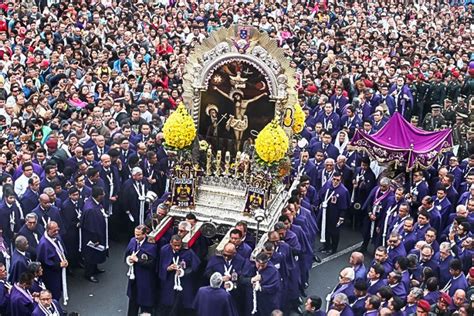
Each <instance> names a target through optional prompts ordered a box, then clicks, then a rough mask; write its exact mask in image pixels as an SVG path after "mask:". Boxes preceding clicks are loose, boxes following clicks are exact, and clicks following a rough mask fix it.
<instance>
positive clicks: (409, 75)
mask: <svg viewBox="0 0 474 316" xmlns="http://www.w3.org/2000/svg"><path fill="white" fill-rule="evenodd" d="M407 80H410V81H413V80H415V75H413V74H408V75H407Z"/></svg>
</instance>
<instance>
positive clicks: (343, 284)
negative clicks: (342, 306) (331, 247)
mask: <svg viewBox="0 0 474 316" xmlns="http://www.w3.org/2000/svg"><path fill="white" fill-rule="evenodd" d="M354 279H355V273H354V269H352V268H350V267H348V268H344V269H342V270H341V272H339V283H338V284H337V285H336V286H335V287H334V289H333V290H332V292H331V293H330V301H332V300H333V299H334V296H336V295H337V294H338V293H344V294H346V295H347V297H348V299H349V301H350V302H352V301H354V300H355V294H354V283H353V282H354Z"/></svg>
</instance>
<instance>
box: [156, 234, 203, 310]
mask: <svg viewBox="0 0 474 316" xmlns="http://www.w3.org/2000/svg"><path fill="white" fill-rule="evenodd" d="M159 258H160V261H159V267H158V269H159V271H158V276H159V278H160V281H161V295H160V299H161V302H160V303H161V305H162V308H163V309H162V312H163V315H170V316H179V315H186V314H187V312H188V313H189V309H191V308H192V303H193V300H194V293H195V292H194V284H193V275H192V274H193V272H195V271H196V270H197V269H198V267H199V264H200V261H199V258H198V257H197V256H196V254H195V253H194V251H192V250H191V249H183V242H182V239H181V237H179V236H178V235H173V236H172V237H171V241H170V243H169V244H168V245H164V246H163V248H161V251H160V256H159Z"/></svg>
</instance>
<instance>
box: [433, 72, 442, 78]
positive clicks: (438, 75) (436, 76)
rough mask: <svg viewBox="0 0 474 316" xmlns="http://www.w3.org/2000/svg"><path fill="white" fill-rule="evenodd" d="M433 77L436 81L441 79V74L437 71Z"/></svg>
mask: <svg viewBox="0 0 474 316" xmlns="http://www.w3.org/2000/svg"><path fill="white" fill-rule="evenodd" d="M434 76H435V78H436V79H443V74H442V73H441V72H440V71H438V72H437V73H435V75H434Z"/></svg>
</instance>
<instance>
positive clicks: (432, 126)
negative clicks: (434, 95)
mask: <svg viewBox="0 0 474 316" xmlns="http://www.w3.org/2000/svg"><path fill="white" fill-rule="evenodd" d="M445 124H446V121H445V119H444V117H443V115H442V114H441V106H440V105H439V104H437V103H435V104H432V105H431V113H428V114H426V116H425V119H424V120H423V125H422V126H423V129H424V130H426V131H437V130H439V129H440V128H441V126H442V125H445Z"/></svg>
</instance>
